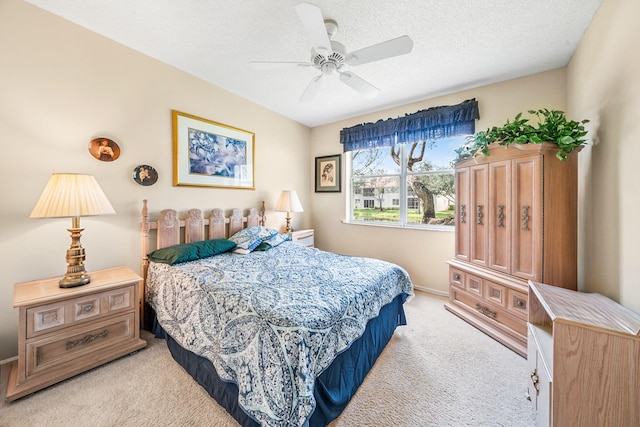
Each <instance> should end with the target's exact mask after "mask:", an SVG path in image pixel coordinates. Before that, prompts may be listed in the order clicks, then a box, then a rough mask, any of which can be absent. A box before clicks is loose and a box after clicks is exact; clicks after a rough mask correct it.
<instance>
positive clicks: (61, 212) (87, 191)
mask: <svg viewBox="0 0 640 427" xmlns="http://www.w3.org/2000/svg"><path fill="white" fill-rule="evenodd" d="M115 213H116V211H115V210H114V209H113V206H111V203H109V200H108V199H107V196H105V194H104V192H103V191H102V188H100V185H98V182H97V181H96V179H95V178H94V177H93V176H92V175H81V174H71V173H54V174H52V175H51V178H49V182H47V185H46V186H45V188H44V190H43V191H42V194H41V195H40V199H38V202H37V203H36V206H35V207H34V208H33V211H31V215H29V217H30V218H68V217H81V216H92V215H109V214H115Z"/></svg>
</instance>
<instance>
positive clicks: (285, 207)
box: [275, 190, 304, 234]
mask: <svg viewBox="0 0 640 427" xmlns="http://www.w3.org/2000/svg"><path fill="white" fill-rule="evenodd" d="M275 211H276V212H286V213H287V227H286V228H285V232H286V233H287V234H291V231H292V229H291V218H290V217H289V213H290V212H304V210H303V209H302V204H301V203H300V199H298V193H296V192H295V191H293V190H283V191H282V193H280V198H278V203H276V209H275Z"/></svg>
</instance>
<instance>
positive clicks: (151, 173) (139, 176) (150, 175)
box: [133, 165, 158, 186]
mask: <svg viewBox="0 0 640 427" xmlns="http://www.w3.org/2000/svg"><path fill="white" fill-rule="evenodd" d="M133 180H134V181H135V182H137V183H138V184H140V185H144V186H148V185H153V184H155V183H156V181H157V180H158V172H157V171H156V170H155V169H154V167H153V166H149V165H139V166H136V167H135V169H134V170H133Z"/></svg>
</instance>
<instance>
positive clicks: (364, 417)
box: [0, 291, 535, 427]
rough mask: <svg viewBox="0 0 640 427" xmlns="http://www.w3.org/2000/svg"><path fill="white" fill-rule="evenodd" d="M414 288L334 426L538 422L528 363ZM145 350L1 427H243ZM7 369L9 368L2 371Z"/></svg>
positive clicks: (45, 393)
mask: <svg viewBox="0 0 640 427" xmlns="http://www.w3.org/2000/svg"><path fill="white" fill-rule="evenodd" d="M444 302H445V299H444V298H441V297H438V296H433V295H430V294H426V293H424V292H419V291H417V292H416V298H414V299H413V300H412V301H411V302H409V303H408V304H406V305H405V310H406V313H407V321H408V325H407V326H401V327H399V328H398V329H397V330H396V333H395V334H394V336H393V338H392V339H391V342H390V343H389V345H387V347H386V348H385V350H384V352H383V353H382V354H381V356H380V358H379V359H378V361H377V362H376V364H375V366H374V367H373V369H372V370H371V372H370V373H369V375H368V376H367V378H366V379H365V381H364V383H363V384H362V386H361V387H360V388H359V389H358V392H357V393H356V395H355V396H354V398H353V399H352V400H351V402H350V403H349V405H348V406H347V408H346V409H345V411H344V412H343V413H342V415H341V416H340V417H339V418H338V419H337V420H335V421H334V422H333V423H331V427H352V426H399V427H402V426H407V427H409V426H411V427H415V426H456V427H458V426H509V427H511V426H513V427H528V426H533V425H535V422H534V412H533V408H532V405H531V402H529V401H527V400H526V399H525V387H526V380H527V376H526V368H525V363H526V360H525V359H523V358H522V357H520V356H518V355H517V354H515V353H513V352H512V351H511V350H509V349H507V348H506V347H504V346H502V345H501V344H499V343H498V342H496V341H494V340H493V339H491V338H489V337H488V336H486V335H485V334H483V333H482V332H480V331H478V330H477V329H475V328H473V327H472V326H470V325H469V324H467V323H466V322H464V321H462V320H461V319H459V318H458V317H456V316H454V315H453V314H451V313H449V312H448V311H446V310H445V309H444V307H443V304H444ZM143 338H144V339H146V340H147V342H148V343H149V344H148V346H147V348H145V349H143V350H140V351H139V352H137V353H135V354H133V355H129V356H125V357H123V358H121V359H118V360H116V361H113V362H111V363H109V364H107V365H104V366H102V367H99V368H96V369H93V370H91V371H89V372H86V373H84V374H81V375H79V376H76V377H74V378H72V379H69V380H67V381H64V382H62V383H59V384H57V385H55V386H52V387H49V388H47V389H45V390H42V391H39V392H37V393H34V394H32V395H30V396H27V397H25V398H23V399H20V400H17V401H15V402H12V403H7V402H5V401H4V393H5V387H6V383H5V382H6V372H5V373H4V374H3V379H2V381H1V382H2V383H3V384H2V391H1V392H0V397H1V398H2V400H1V401H0V426H2V427H28V426H65V427H66V426H72V425H73V426H96V427H102V426H105V427H107V426H108V427H111V426H113V427H116V426H118V427H120V426H218V427H237V426H238V424H237V423H236V422H235V421H234V420H233V418H231V416H230V415H228V414H227V412H226V411H225V410H224V409H222V408H221V407H220V406H219V405H217V404H216V402H215V401H214V400H213V399H211V398H210V397H209V395H208V394H207V393H206V392H205V391H204V390H203V389H202V388H201V387H200V386H199V385H198V384H197V383H196V382H195V381H194V380H193V379H192V378H191V377H190V376H189V375H188V374H187V373H186V372H185V371H184V370H183V369H182V368H181V367H180V366H179V365H178V364H177V363H176V362H175V361H174V360H173V359H172V358H171V355H170V354H169V351H168V350H167V347H166V344H165V342H164V341H162V340H157V339H155V338H153V337H152V336H151V335H150V334H148V333H147V332H144V333H143ZM4 370H5V371H6V369H4Z"/></svg>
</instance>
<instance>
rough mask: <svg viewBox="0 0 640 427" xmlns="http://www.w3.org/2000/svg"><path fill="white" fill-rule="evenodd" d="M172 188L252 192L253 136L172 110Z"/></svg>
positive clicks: (246, 132)
mask: <svg viewBox="0 0 640 427" xmlns="http://www.w3.org/2000/svg"><path fill="white" fill-rule="evenodd" d="M172 119H173V185H174V186H180V185H185V186H195V187H220V188H233V189H243V190H255V179H254V175H255V172H254V153H255V134H254V133H253V132H249V131H246V130H242V129H238V128H235V127H233V126H228V125H225V124H222V123H218V122H214V121H212V120H208V119H204V118H202V117H197V116H193V115H191V114H187V113H183V112H180V111H176V110H172Z"/></svg>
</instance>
